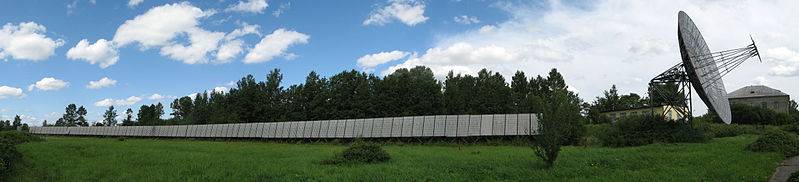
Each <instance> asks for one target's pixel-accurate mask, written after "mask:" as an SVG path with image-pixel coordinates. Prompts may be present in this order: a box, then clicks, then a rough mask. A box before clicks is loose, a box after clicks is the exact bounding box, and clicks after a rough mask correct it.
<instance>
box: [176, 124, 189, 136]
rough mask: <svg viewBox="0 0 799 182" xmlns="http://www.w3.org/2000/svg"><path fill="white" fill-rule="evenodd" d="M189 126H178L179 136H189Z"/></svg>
mask: <svg viewBox="0 0 799 182" xmlns="http://www.w3.org/2000/svg"><path fill="white" fill-rule="evenodd" d="M188 131H189V126H188V125H180V126H178V135H177V137H188V136H189V135H188Z"/></svg>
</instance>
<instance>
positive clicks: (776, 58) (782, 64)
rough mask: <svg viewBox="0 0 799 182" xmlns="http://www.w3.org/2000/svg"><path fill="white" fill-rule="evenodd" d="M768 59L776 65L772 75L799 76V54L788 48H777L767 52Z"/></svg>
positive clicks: (772, 69)
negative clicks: (798, 70) (798, 69)
mask: <svg viewBox="0 0 799 182" xmlns="http://www.w3.org/2000/svg"><path fill="white" fill-rule="evenodd" d="M766 58H767V59H770V61H771V62H772V63H773V64H774V66H773V67H771V74H772V75H777V76H794V75H797V74H799V72H797V68H799V53H796V52H795V51H793V50H791V49H789V48H787V47H777V48H773V49H769V50H768V51H766Z"/></svg>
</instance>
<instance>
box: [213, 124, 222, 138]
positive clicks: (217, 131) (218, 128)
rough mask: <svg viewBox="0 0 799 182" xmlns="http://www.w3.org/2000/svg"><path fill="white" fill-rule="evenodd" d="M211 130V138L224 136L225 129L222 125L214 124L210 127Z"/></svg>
mask: <svg viewBox="0 0 799 182" xmlns="http://www.w3.org/2000/svg"><path fill="white" fill-rule="evenodd" d="M211 130H212V133H213V136H212V137H215V138H221V137H224V136H225V127H224V125H223V124H215V125H213V126H211Z"/></svg>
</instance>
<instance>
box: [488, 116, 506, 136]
mask: <svg viewBox="0 0 799 182" xmlns="http://www.w3.org/2000/svg"><path fill="white" fill-rule="evenodd" d="M505 120H506V119H505V114H495V115H494V124H493V128H494V131H493V132H491V135H493V136H504V135H505Z"/></svg>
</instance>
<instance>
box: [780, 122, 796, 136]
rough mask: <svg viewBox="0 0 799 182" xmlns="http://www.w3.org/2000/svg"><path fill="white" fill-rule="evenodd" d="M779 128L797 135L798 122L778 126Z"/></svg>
mask: <svg viewBox="0 0 799 182" xmlns="http://www.w3.org/2000/svg"><path fill="white" fill-rule="evenodd" d="M780 130H782V131H786V132H791V133H793V134H797V135H799V124H791V125H784V126H780Z"/></svg>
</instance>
